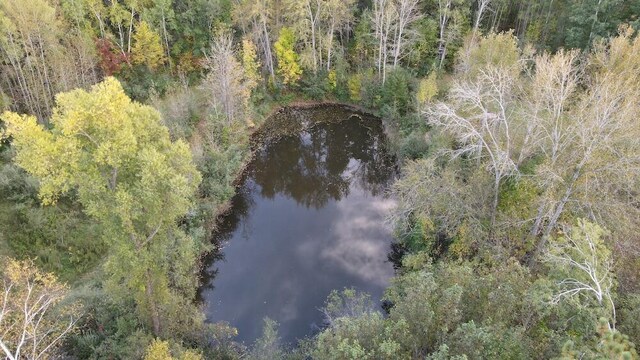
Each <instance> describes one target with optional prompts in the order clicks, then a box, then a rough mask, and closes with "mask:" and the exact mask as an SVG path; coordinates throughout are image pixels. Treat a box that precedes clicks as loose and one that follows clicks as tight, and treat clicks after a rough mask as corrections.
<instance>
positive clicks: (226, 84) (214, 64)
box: [202, 32, 251, 124]
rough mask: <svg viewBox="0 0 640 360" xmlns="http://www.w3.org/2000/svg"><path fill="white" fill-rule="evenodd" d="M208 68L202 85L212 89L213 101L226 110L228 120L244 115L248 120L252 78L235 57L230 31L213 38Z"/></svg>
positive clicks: (206, 63) (214, 105) (215, 104)
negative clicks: (250, 78)
mask: <svg viewBox="0 0 640 360" xmlns="http://www.w3.org/2000/svg"><path fill="white" fill-rule="evenodd" d="M205 68H206V69H207V70H208V71H209V73H208V74H207V77H206V78H205V79H204V81H203V84H202V86H203V88H204V89H205V90H206V91H208V92H210V93H211V95H212V96H211V98H210V101H211V105H212V106H213V107H214V108H215V109H216V110H217V109H221V110H222V111H223V112H224V115H225V118H226V122H227V124H231V123H232V122H234V121H236V120H238V118H242V119H244V120H246V118H245V116H246V112H247V110H248V102H249V97H250V95H251V87H250V80H249V79H247V77H246V74H245V72H244V70H243V68H242V64H241V63H240V62H239V61H238V60H237V59H236V52H235V50H234V47H233V39H232V36H231V33H230V32H222V33H220V34H219V35H217V36H216V38H215V39H214V41H213V43H212V45H211V49H210V51H209V54H207V55H206V62H205Z"/></svg>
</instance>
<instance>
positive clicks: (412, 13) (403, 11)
mask: <svg viewBox="0 0 640 360" xmlns="http://www.w3.org/2000/svg"><path fill="white" fill-rule="evenodd" d="M418 2H419V1H418V0H396V1H395V7H396V11H397V13H398V23H397V24H396V27H395V30H394V32H395V36H394V42H393V44H392V48H393V67H394V68H395V67H396V66H398V65H399V61H400V60H401V59H402V57H403V55H404V52H405V51H406V48H407V47H410V46H411V45H412V42H413V40H414V39H415V33H414V32H413V31H412V29H411V25H412V24H413V23H414V22H416V21H417V20H419V19H420V18H421V17H422V15H421V14H420V12H419V11H418Z"/></svg>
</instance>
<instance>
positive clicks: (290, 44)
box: [274, 27, 302, 85]
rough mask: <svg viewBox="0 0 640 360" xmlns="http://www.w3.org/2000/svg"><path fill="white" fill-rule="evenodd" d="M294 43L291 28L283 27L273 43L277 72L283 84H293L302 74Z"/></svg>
mask: <svg viewBox="0 0 640 360" xmlns="http://www.w3.org/2000/svg"><path fill="white" fill-rule="evenodd" d="M295 43H296V39H295V35H294V33H293V30H291V29H289V28H286V27H285V28H282V29H281V30H280V37H279V38H278V41H276V43H275V44H274V48H275V50H276V56H277V58H278V73H279V74H280V75H281V76H282V79H283V82H284V83H285V85H290V84H295V83H296V82H298V80H300V77H301V76H302V68H301V67H300V64H299V56H298V54H297V53H296V52H295V49H294V47H295Z"/></svg>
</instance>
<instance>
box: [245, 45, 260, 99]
mask: <svg viewBox="0 0 640 360" xmlns="http://www.w3.org/2000/svg"><path fill="white" fill-rule="evenodd" d="M242 68H243V69H244V73H245V76H246V78H247V82H248V84H249V88H250V89H252V90H253V89H254V88H255V87H256V85H257V84H258V83H259V82H260V69H259V64H258V56H257V55H256V45H255V44H254V43H253V41H251V39H249V38H248V37H244V38H243V39H242Z"/></svg>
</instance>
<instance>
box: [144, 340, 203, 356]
mask: <svg viewBox="0 0 640 360" xmlns="http://www.w3.org/2000/svg"><path fill="white" fill-rule="evenodd" d="M174 359H176V358H174V357H173V356H171V351H170V350H169V343H168V342H167V341H162V340H160V339H156V340H153V342H152V343H151V344H150V345H149V346H148V347H147V351H146V354H145V356H144V360H174ZM179 359H180V360H202V355H200V354H198V353H197V352H194V351H192V350H187V351H184V352H183V353H182V356H180V357H179Z"/></svg>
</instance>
